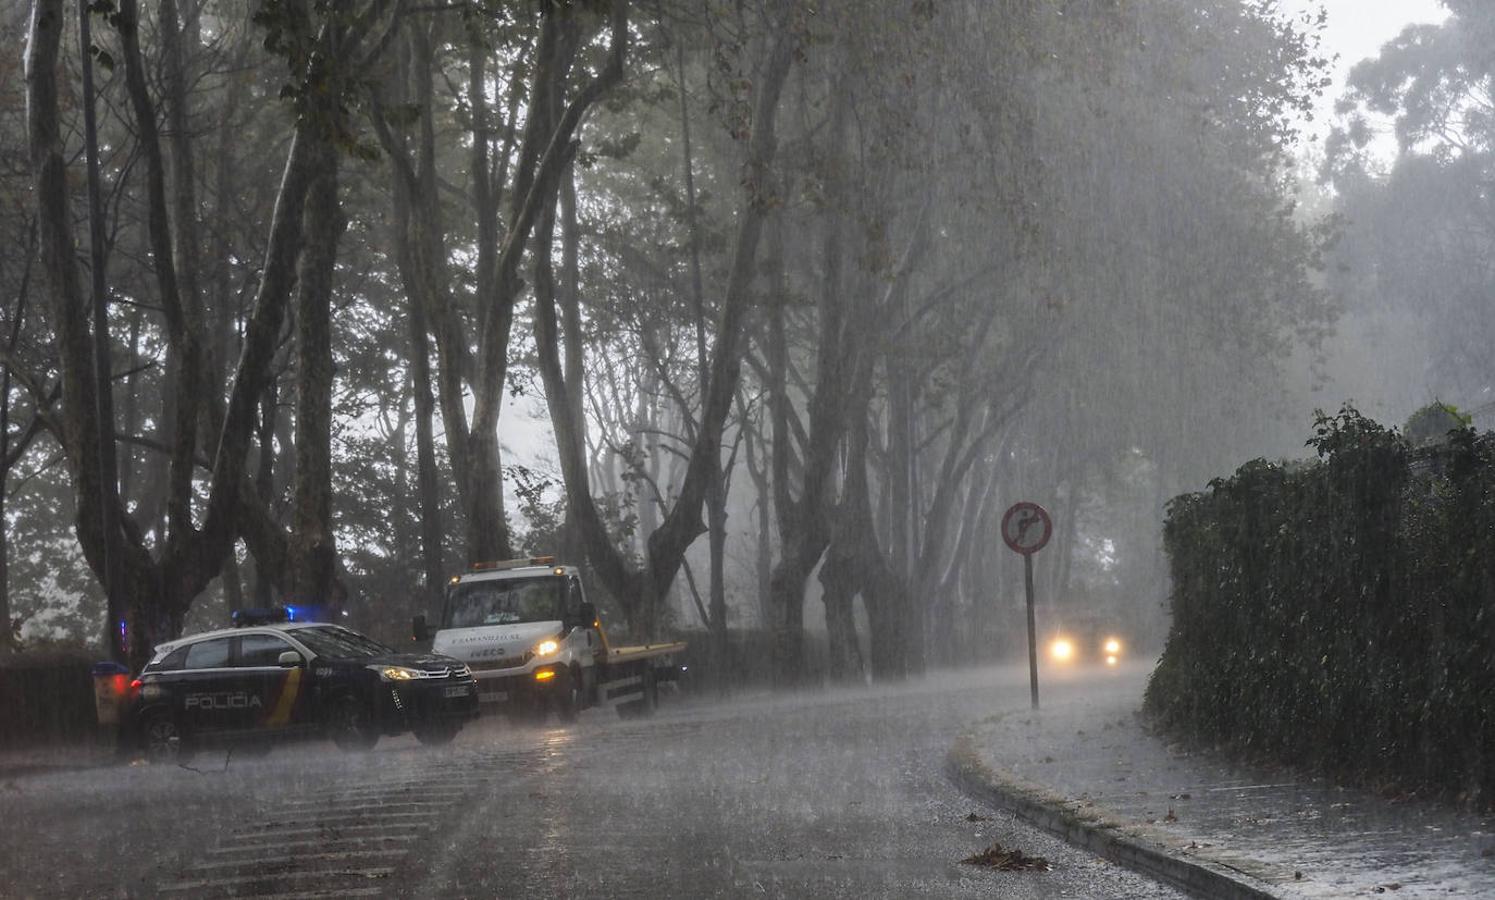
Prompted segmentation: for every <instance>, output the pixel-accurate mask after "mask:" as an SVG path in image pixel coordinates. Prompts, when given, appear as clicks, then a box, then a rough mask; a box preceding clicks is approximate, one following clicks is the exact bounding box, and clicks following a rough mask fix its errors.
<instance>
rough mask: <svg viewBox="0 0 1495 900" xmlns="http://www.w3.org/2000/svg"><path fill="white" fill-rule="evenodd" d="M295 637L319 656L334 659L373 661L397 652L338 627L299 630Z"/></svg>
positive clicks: (322, 626) (316, 627) (323, 626)
mask: <svg viewBox="0 0 1495 900" xmlns="http://www.w3.org/2000/svg"><path fill="white" fill-rule="evenodd" d="M295 637H296V640H298V641H300V642H301V643H303V644H305V645H306V646H307V647H308V648H310V649H311V651H312V652H313V653H315V654H317V655H318V656H328V657H332V658H334V659H372V658H374V657H376V656H388V655H389V654H391V653H394V652H395V651H394V650H393V649H391V648H389V647H386V646H384V645H383V644H381V643H379V642H378V641H375V640H372V639H371V638H366V637H364V636H363V635H361V634H356V633H354V632H352V631H349V630H348V629H346V628H339V627H337V626H336V625H317V626H315V627H312V628H298V629H296V631H295Z"/></svg>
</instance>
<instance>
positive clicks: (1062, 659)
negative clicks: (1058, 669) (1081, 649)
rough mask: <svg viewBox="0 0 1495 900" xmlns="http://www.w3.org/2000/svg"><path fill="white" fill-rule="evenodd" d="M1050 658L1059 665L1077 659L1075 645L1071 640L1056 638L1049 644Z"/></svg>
mask: <svg viewBox="0 0 1495 900" xmlns="http://www.w3.org/2000/svg"><path fill="white" fill-rule="evenodd" d="M1049 658H1051V659H1052V660H1053V661H1054V662H1057V663H1067V662H1069V661H1070V660H1072V659H1074V658H1075V645H1074V642H1073V641H1071V640H1070V639H1069V638H1055V639H1054V640H1053V641H1052V642H1051V643H1050V644H1049Z"/></svg>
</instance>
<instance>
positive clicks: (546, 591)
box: [442, 576, 564, 628]
mask: <svg viewBox="0 0 1495 900" xmlns="http://www.w3.org/2000/svg"><path fill="white" fill-rule="evenodd" d="M563 584H564V582H563V581H562V580H561V579H559V578H555V577H550V576H546V577H541V578H516V579H504V580H502V581H470V582H467V583H465V584H457V585H453V586H452V588H451V592H450V593H449V594H448V595H447V602H446V616H445V621H444V622H443V623H442V624H443V627H446V628H474V627H477V626H480V625H512V624H515V623H517V622H545V621H549V620H552V619H559V618H560V617H561V587H562V585H563Z"/></svg>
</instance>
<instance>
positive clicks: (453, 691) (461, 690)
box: [445, 684, 471, 697]
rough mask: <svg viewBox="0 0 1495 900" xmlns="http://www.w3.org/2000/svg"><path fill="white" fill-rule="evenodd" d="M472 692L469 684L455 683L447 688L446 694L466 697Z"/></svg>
mask: <svg viewBox="0 0 1495 900" xmlns="http://www.w3.org/2000/svg"><path fill="white" fill-rule="evenodd" d="M470 692H471V688H469V687H468V686H467V685H465V684H454V685H451V686H450V687H448V688H447V689H446V691H445V696H448V697H466V696H467V695H468V694H469V693H470Z"/></svg>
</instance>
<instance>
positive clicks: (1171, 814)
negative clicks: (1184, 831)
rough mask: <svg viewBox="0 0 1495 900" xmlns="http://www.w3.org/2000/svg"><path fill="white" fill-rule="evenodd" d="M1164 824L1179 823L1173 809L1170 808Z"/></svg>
mask: <svg viewBox="0 0 1495 900" xmlns="http://www.w3.org/2000/svg"><path fill="white" fill-rule="evenodd" d="M1163 821H1164V822H1177V821H1178V816H1177V815H1176V814H1174V812H1173V807H1171V806H1170V807H1168V815H1166V816H1164V817H1163Z"/></svg>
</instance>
